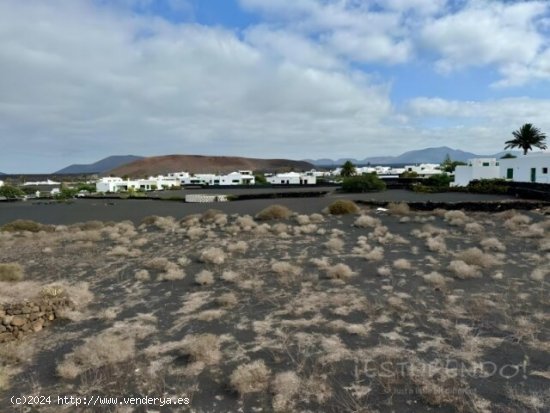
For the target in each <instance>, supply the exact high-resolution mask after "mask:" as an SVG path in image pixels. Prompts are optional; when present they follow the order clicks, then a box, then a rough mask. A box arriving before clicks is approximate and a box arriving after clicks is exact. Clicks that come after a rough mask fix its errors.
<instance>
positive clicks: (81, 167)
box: [54, 155, 143, 174]
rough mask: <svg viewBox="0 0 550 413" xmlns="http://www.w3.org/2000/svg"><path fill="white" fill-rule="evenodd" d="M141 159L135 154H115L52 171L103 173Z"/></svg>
mask: <svg viewBox="0 0 550 413" xmlns="http://www.w3.org/2000/svg"><path fill="white" fill-rule="evenodd" d="M140 159H143V157H142V156H135V155H115V156H109V157H108V158H104V159H102V160H100V161H97V162H94V163H90V164H73V165H69V166H67V167H66V168H63V169H60V170H59V171H56V172H54V174H94V173H97V174H103V173H105V172H108V171H110V170H111V169H115V168H118V167H119V166H122V165H126V164H127V163H130V162H133V161H137V160H140Z"/></svg>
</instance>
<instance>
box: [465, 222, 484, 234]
mask: <svg viewBox="0 0 550 413" xmlns="http://www.w3.org/2000/svg"><path fill="white" fill-rule="evenodd" d="M464 231H466V232H467V233H469V234H482V233H483V232H485V228H484V227H483V225H481V224H478V223H477V222H469V223H468V224H466V226H465V227H464Z"/></svg>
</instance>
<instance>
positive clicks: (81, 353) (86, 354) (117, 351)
mask: <svg viewBox="0 0 550 413" xmlns="http://www.w3.org/2000/svg"><path fill="white" fill-rule="evenodd" d="M135 353H136V349H135V341H134V339H133V338H130V337H124V336H122V335H118V334H115V333H113V332H110V331H106V332H103V333H101V334H99V335H97V336H94V337H91V338H89V339H88V340H87V341H86V342H85V343H84V344H82V345H81V346H79V347H77V348H76V349H75V350H74V351H73V352H72V353H71V354H69V355H67V356H66V357H65V359H64V360H63V361H62V362H61V363H60V364H59V365H58V366H57V373H58V375H59V376H60V377H62V378H65V379H74V378H76V377H77V376H79V375H80V374H82V373H83V372H85V371H87V370H90V369H97V368H99V367H103V366H107V365H112V364H116V363H120V362H123V361H126V360H128V359H130V358H132V357H134V356H135Z"/></svg>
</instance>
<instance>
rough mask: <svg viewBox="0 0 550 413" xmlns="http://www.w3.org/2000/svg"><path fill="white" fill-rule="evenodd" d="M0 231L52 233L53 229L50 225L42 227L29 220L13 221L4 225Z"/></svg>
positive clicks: (42, 225)
mask: <svg viewBox="0 0 550 413" xmlns="http://www.w3.org/2000/svg"><path fill="white" fill-rule="evenodd" d="M0 230H2V231H6V232H23V231H28V232H40V231H45V232H53V231H54V230H55V227H53V226H52V225H44V224H41V223H39V222H35V221H31V220H29V219H16V220H15V221H12V222H8V223H7V224H4V225H3V226H2V227H1V228H0Z"/></svg>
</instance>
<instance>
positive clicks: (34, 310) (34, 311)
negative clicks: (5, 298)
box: [31, 305, 40, 313]
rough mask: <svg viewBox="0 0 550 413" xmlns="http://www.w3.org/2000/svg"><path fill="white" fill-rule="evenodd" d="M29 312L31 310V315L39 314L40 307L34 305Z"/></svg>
mask: <svg viewBox="0 0 550 413" xmlns="http://www.w3.org/2000/svg"><path fill="white" fill-rule="evenodd" d="M31 310H32V312H33V313H38V312H40V307H39V306H37V305H35V306H33V307H32V309H31Z"/></svg>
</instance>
